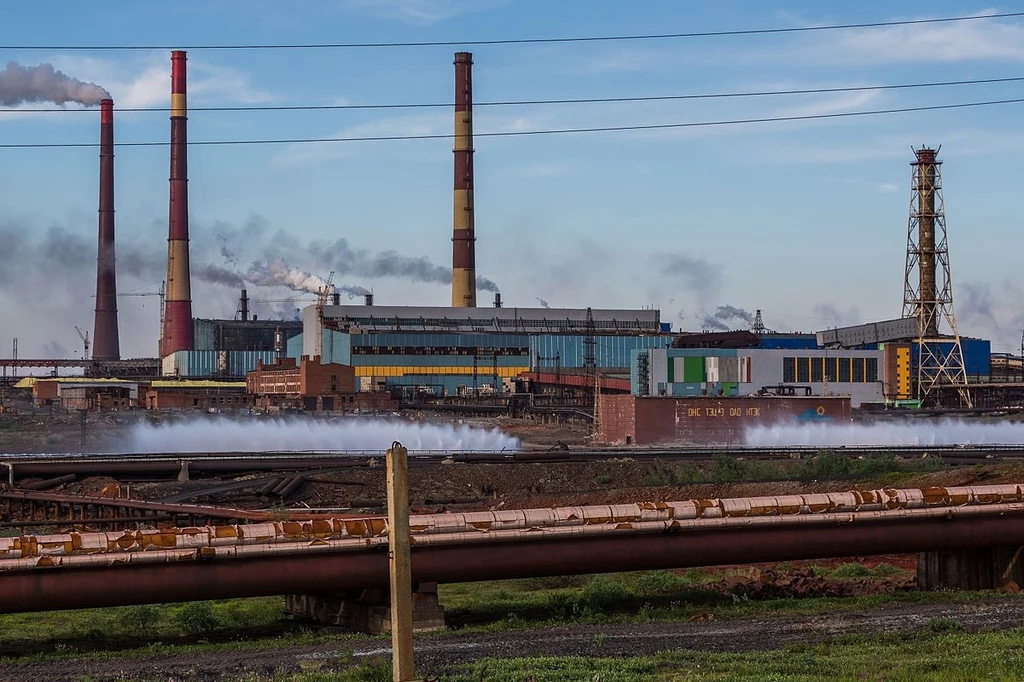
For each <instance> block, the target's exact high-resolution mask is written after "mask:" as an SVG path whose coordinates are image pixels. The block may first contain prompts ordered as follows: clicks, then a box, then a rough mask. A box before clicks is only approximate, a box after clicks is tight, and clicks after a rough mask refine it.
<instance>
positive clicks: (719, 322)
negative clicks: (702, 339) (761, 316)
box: [701, 305, 754, 332]
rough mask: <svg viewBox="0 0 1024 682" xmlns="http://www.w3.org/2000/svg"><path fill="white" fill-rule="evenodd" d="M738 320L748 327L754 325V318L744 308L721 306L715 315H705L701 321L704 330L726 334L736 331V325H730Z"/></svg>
mask: <svg viewBox="0 0 1024 682" xmlns="http://www.w3.org/2000/svg"><path fill="white" fill-rule="evenodd" d="M737 320H738V321H740V322H744V323H746V326H750V325H751V324H753V323H754V316H753V315H752V314H750V313H748V312H747V311H746V310H743V309H742V308H735V307H733V306H731V305H720V306H718V309H717V310H715V312H714V313H712V314H711V315H705V316H704V317H703V318H702V319H701V326H702V328H703V329H709V330H714V331H723V332H724V331H729V330H730V329H735V328H736V325H735V324H733V325H730V324H729V323H730V322H736V321H737Z"/></svg>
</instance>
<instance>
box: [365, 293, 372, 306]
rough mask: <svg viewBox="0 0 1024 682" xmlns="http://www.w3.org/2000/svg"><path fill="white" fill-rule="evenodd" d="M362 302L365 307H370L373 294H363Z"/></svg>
mask: <svg viewBox="0 0 1024 682" xmlns="http://www.w3.org/2000/svg"><path fill="white" fill-rule="evenodd" d="M363 302H364V303H366V305H370V306H372V305H373V294H363Z"/></svg>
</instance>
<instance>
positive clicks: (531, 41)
mask: <svg viewBox="0 0 1024 682" xmlns="http://www.w3.org/2000/svg"><path fill="white" fill-rule="evenodd" d="M1021 16H1024V12H1000V13H993V14H983V15H972V16H959V17H941V18H935V19H906V20H902V21H873V22H866V23H859V24H832V25H827V26H791V27H785V28H752V29H734V30H724V31H697V32H689V33H642V34H632V35H630V34H626V35H608V36H563V37H553V38H505V39H496V40H423V41H413V42H376V43H293V44H262V45H261V44H234V45H232V44H216V43H214V44H208V45H0V49H3V50H64V51H71V50H76V51H77V50H82V51H108V52H109V51H116V50H318V49H359V48H397V47H460V46H463V47H473V46H480V45H537V44H546V43H598V42H621V41H639V40H674V39H686V38H720V37H729V36H751V35H776V34H786V33H807V32H820V31H843V30H850V29H863V28H885V27H890V26H914V25H921V24H943V23H951V22H958V21H978V20H982V19H1009V18H1012V17H1021Z"/></svg>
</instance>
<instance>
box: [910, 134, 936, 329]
mask: <svg viewBox="0 0 1024 682" xmlns="http://www.w3.org/2000/svg"><path fill="white" fill-rule="evenodd" d="M915 154H916V155H917V163H916V164H915V165H916V166H917V189H918V192H917V196H918V203H917V215H918V242H917V246H918V252H919V258H920V264H919V271H920V275H921V278H920V286H921V290H920V292H921V293H920V296H921V315H922V317H921V319H923V321H924V324H925V328H924V329H923V330H922V335H923V336H924V337H925V338H930V339H934V338H935V337H937V336H938V335H939V318H938V316H937V315H936V314H935V307H936V304H937V301H936V294H937V293H938V292H937V291H936V287H935V215H936V214H935V190H936V183H935V178H936V167H937V165H938V163H940V162H938V161H937V160H936V157H937V152H936V150H934V149H927V148H924V149H918V150H915Z"/></svg>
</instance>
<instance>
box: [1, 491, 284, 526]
mask: <svg viewBox="0 0 1024 682" xmlns="http://www.w3.org/2000/svg"><path fill="white" fill-rule="evenodd" d="M0 505H3V506H4V507H6V508H8V509H11V508H12V507H16V506H19V505H20V506H22V507H23V508H26V509H28V508H30V507H31V506H32V505H35V506H36V507H38V508H40V509H44V510H45V509H47V508H51V509H56V510H58V512H57V513H58V514H67V516H66V517H65V518H67V519H69V520H73V519H76V518H79V517H84V514H85V513H86V511H87V510H92V511H95V510H104V511H106V512H108V513H109V514H110V515H111V516H118V515H121V516H132V515H133V512H139V513H145V514H171V515H176V516H180V517H182V518H189V517H192V518H196V519H204V520H205V519H211V520H213V519H224V520H237V521H246V520H249V521H263V520H265V519H266V518H267V517H268V515H267V514H266V513H264V512H257V511H247V510H242V509H230V508H226V507H208V506H203V505H195V504H171V503H166V502H150V501H147V500H132V499H125V498H110V497H85V496H80V495H63V494H60V493H48V492H38V491H32V490H3V491H0ZM134 515H135V516H139V515H140V514H134Z"/></svg>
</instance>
